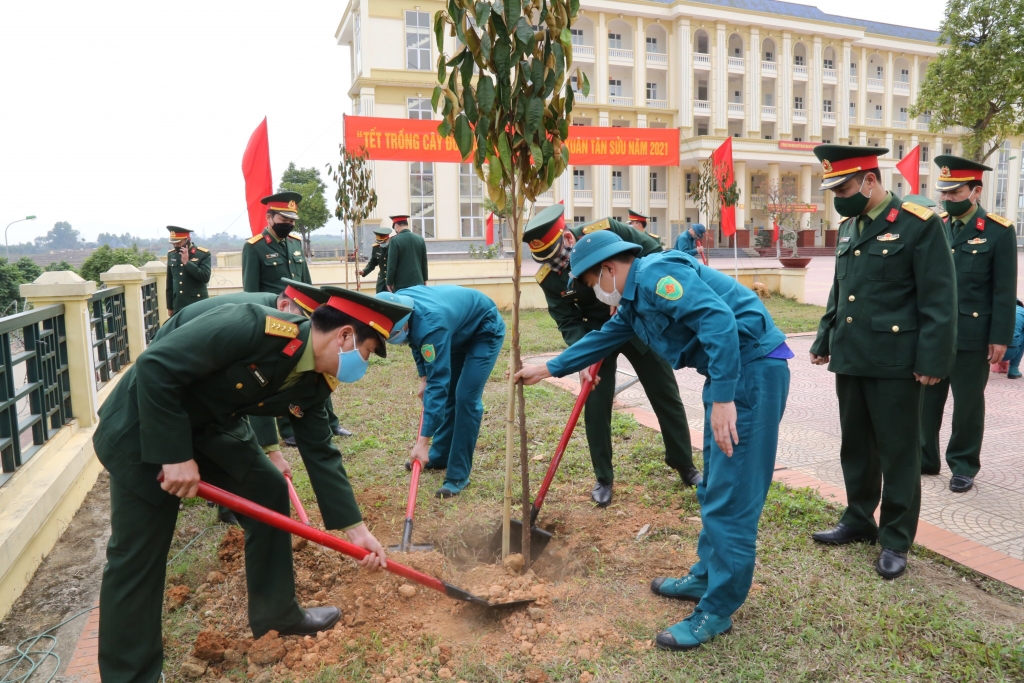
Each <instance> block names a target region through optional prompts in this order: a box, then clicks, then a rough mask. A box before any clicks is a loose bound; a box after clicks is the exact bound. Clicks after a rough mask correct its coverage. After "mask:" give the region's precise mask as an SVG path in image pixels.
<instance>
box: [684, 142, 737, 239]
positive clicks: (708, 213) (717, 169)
mask: <svg viewBox="0 0 1024 683" xmlns="http://www.w3.org/2000/svg"><path fill="white" fill-rule="evenodd" d="M727 168H728V166H725V165H723V164H718V165H716V164H715V162H714V159H713V158H712V157H708V158H707V159H705V160H704V163H702V164H701V165H700V169H699V170H698V172H697V176H696V177H695V178H694V181H693V183H692V184H691V185H690V191H689V192H688V193H687V195H688V196H689V198H690V200H691V201H692V202H693V203H694V204H696V206H697V222H698V223H699V222H700V219H701V216H703V217H704V218H705V219H707V227H708V229H709V230H710V229H711V228H712V227H713V226H714V225H715V224H716V223H719V222H720V221H721V218H722V206H723V205H725V206H736V204H737V202H738V201H739V198H740V191H739V185H738V184H737V183H736V180H735V179H732V182H731V183H730V184H729V185H726V186H724V187H723V184H722V180H721V179H722V178H723V177H725V175H726V169H727Z"/></svg>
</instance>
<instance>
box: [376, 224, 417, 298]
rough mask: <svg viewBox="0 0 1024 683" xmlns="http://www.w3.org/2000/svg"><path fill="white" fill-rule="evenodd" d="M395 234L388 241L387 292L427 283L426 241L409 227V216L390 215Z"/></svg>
mask: <svg viewBox="0 0 1024 683" xmlns="http://www.w3.org/2000/svg"><path fill="white" fill-rule="evenodd" d="M390 218H391V225H392V226H393V227H394V229H395V234H394V235H393V236H392V237H391V240H390V242H389V243H388V264H387V265H388V272H387V274H386V275H385V278H386V281H387V288H388V291H389V292H397V291H398V290H400V289H405V288H406V287H415V286H416V285H425V284H426V283H427V243H426V242H424V241H423V238H422V237H420V236H419V235H417V234H416V233H414V232H413V231H412V230H410V229H409V216H407V215H405V214H399V215H397V216H390Z"/></svg>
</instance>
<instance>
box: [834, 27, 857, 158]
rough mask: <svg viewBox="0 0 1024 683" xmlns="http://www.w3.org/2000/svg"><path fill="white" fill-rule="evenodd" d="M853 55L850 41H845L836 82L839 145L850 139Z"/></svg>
mask: <svg viewBox="0 0 1024 683" xmlns="http://www.w3.org/2000/svg"><path fill="white" fill-rule="evenodd" d="M852 57H853V55H852V54H851V48H850V41H848V40H844V41H843V52H842V57H841V61H840V63H839V65H840V67H841V68H840V71H839V73H838V75H837V78H836V81H838V85H837V88H836V90H837V92H836V102H837V106H838V110H837V112H836V138H837V139H836V140H835V142H836V143H837V144H841V143H842V142H843V141H844V140H849V139H850V102H851V101H852V100H851V98H850V64H851V63H852V62H853V58H852Z"/></svg>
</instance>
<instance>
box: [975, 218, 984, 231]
mask: <svg viewBox="0 0 1024 683" xmlns="http://www.w3.org/2000/svg"><path fill="white" fill-rule="evenodd" d="M974 228H975V229H976V230H977V231H978V232H984V231H985V219H984V218H982V217H980V216H979V217H978V221H977V222H976V223H975V224H974Z"/></svg>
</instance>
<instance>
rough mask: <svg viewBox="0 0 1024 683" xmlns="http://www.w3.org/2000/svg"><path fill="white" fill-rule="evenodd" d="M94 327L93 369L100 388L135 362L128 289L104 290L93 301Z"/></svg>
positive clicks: (91, 312) (91, 303) (92, 316)
mask: <svg viewBox="0 0 1024 683" xmlns="http://www.w3.org/2000/svg"><path fill="white" fill-rule="evenodd" d="M89 311H90V323H91V326H92V347H93V368H94V370H95V375H96V388H97V389H100V388H101V387H102V386H103V385H104V384H106V383H107V382H109V381H110V378H111V377H113V376H114V375H116V374H117V373H118V372H120V371H121V368H123V367H124V366H126V365H128V363H129V362H131V357H130V356H129V354H128V318H127V316H126V315H125V310H124V287H110V288H108V289H101V290H100V291H98V292H96V293H95V294H93V295H92V298H91V299H89Z"/></svg>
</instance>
